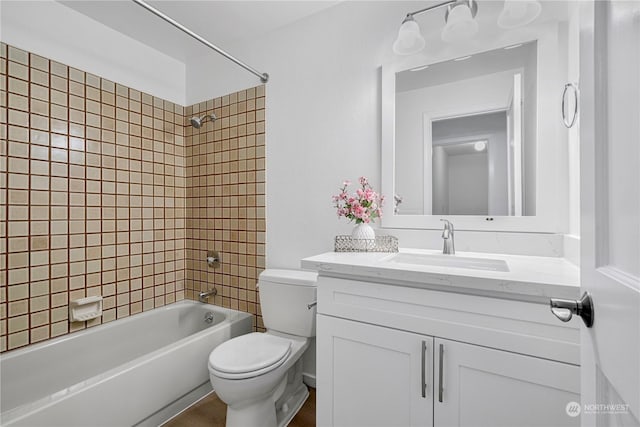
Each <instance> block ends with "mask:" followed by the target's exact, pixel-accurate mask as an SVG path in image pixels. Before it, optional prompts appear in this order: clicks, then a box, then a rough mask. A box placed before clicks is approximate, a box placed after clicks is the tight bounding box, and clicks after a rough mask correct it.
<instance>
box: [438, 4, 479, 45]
mask: <svg viewBox="0 0 640 427" xmlns="http://www.w3.org/2000/svg"><path fill="white" fill-rule="evenodd" d="M446 19H447V24H446V25H445V26H444V28H443V29H442V40H444V41H445V42H447V43H456V42H460V41H464V40H468V39H470V38H471V37H473V36H474V35H476V33H477V32H478V22H477V21H476V20H475V19H473V14H472V13H471V8H469V6H468V5H467V4H465V3H459V4H456V5H454V7H453V8H452V9H451V10H450V11H449V14H448V15H447V18H446Z"/></svg>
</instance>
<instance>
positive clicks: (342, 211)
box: [332, 176, 384, 224]
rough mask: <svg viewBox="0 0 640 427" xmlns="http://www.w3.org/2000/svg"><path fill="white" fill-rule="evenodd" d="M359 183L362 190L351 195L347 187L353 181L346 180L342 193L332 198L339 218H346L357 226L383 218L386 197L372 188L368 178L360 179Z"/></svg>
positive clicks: (341, 189)
mask: <svg viewBox="0 0 640 427" xmlns="http://www.w3.org/2000/svg"><path fill="white" fill-rule="evenodd" d="M358 183H359V184H360V188H358V189H356V191H355V193H352V194H349V193H348V192H347V187H348V186H349V185H351V181H348V180H345V181H343V183H342V185H343V186H342V188H340V192H339V193H338V194H337V195H335V196H332V200H333V202H334V206H335V208H336V214H337V215H338V217H341V216H344V217H345V218H347V219H349V220H350V221H355V222H356V223H357V224H360V223H369V222H373V221H374V220H375V219H376V218H380V217H381V216H382V205H383V203H384V196H381V195H380V194H378V193H376V192H375V191H374V190H373V188H371V185H370V184H369V180H368V179H367V178H366V177H364V176H361V177H360V178H358Z"/></svg>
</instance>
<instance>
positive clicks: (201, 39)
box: [133, 0, 269, 83]
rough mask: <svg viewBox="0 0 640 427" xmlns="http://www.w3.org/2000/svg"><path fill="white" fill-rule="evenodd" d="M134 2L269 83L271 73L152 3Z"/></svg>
mask: <svg viewBox="0 0 640 427" xmlns="http://www.w3.org/2000/svg"><path fill="white" fill-rule="evenodd" d="M133 2H135V3H137V4H138V5H140V6H142V7H144V8H145V9H147V10H148V11H149V12H151V13H153V14H154V15H156V16H157V17H159V18H162V19H163V20H165V21H167V22H168V23H169V24H171V25H173V26H174V27H176V28H177V29H179V30H180V31H182V32H184V33H185V34H188V35H190V36H191V37H193V38H194V39H196V40H198V41H199V42H200V43H202V44H204V45H205V46H207V47H209V48H211V49H213V50H215V51H216V52H218V53H219V54H220V55H222V56H224V57H225V58H227V59H229V60H231V61H233V62H235V63H236V64H238V65H239V66H241V67H242V68H244V69H245V70H247V71H249V72H250V73H252V74H255V75H256V76H258V77H259V78H260V81H261V82H262V83H267V82H268V81H269V74H267V73H261V72H259V71H258V70H256V69H255V68H253V67H250V66H248V65H247V64H245V63H244V62H242V61H240V60H239V59H237V58H235V57H233V56H231V55H230V54H228V53H227V52H225V51H224V50H222V49H220V48H219V47H218V46H216V45H214V44H213V43H211V42H210V41H208V40H207V39H205V38H204V37H202V36H199V35H198V34H196V33H194V32H193V31H191V30H190V29H188V28H187V27H185V26H184V25H182V24H180V23H179V22H177V21H175V20H174V19H172V18H171V17H169V16H167V15H165V14H164V13H162V12H160V11H159V10H158V9H156V8H155V7H153V6H151V5H150V4H148V3H146V2H145V1H144V0H133Z"/></svg>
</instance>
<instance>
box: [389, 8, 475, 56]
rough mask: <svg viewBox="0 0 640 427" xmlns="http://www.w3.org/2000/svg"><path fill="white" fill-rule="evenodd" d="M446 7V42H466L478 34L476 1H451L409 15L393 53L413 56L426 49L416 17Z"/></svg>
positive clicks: (443, 36) (444, 30)
mask: <svg viewBox="0 0 640 427" xmlns="http://www.w3.org/2000/svg"><path fill="white" fill-rule="evenodd" d="M444 6H446V7H447V11H446V13H445V17H444V20H445V27H444V29H443V30H442V39H443V40H444V41H446V42H457V41H460V40H465V39H467V38H469V37H471V36H473V35H474V34H475V33H477V32H478V23H477V22H476V21H475V20H474V18H475V16H476V14H477V13H478V4H477V2H476V0H450V1H446V2H444V3H439V4H436V5H434V6H430V7H427V8H424V9H420V10H416V11H415V12H411V13H407V16H405V18H404V20H403V21H402V25H401V26H400V30H399V31H398V38H396V41H395V42H394V43H393V51H394V52H395V53H397V54H398V55H413V54H414V53H418V52H420V51H421V50H422V49H424V46H425V44H426V43H425V40H424V37H423V36H422V34H421V33H420V26H419V25H418V23H417V22H416V21H415V19H414V16H415V15H420V14H422V13H425V12H428V11H430V10H433V9H438V8H440V7H444Z"/></svg>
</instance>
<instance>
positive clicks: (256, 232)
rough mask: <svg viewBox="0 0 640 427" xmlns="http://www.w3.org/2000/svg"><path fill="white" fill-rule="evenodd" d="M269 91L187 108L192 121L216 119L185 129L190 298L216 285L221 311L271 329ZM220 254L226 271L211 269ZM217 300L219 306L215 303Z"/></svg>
mask: <svg viewBox="0 0 640 427" xmlns="http://www.w3.org/2000/svg"><path fill="white" fill-rule="evenodd" d="M264 95H265V87H264V86H258V87H255V88H251V89H247V90H243V91H240V92H236V93H233V94H230V95H227V96H224V97H221V98H216V99H212V100H209V101H207V102H202V103H200V104H196V105H193V106H190V107H187V108H186V109H185V117H186V118H187V120H188V118H189V117H191V116H202V115H204V114H211V113H214V114H215V115H216V116H217V117H218V119H217V120H216V121H214V122H213V123H207V124H205V125H203V126H202V127H201V128H200V129H195V128H193V127H191V126H187V127H185V139H186V145H187V147H186V156H187V159H186V164H187V181H186V182H187V185H186V194H187V200H186V206H187V230H186V236H187V242H186V245H187V250H186V269H187V271H186V281H185V294H186V297H187V298H193V299H197V297H198V295H197V294H198V293H199V292H200V291H205V290H208V289H210V288H211V287H212V286H213V285H215V286H216V289H217V290H218V294H217V295H216V296H215V297H214V298H213V301H214V302H215V304H217V305H222V306H224V307H228V308H233V309H237V310H241V311H246V312H249V313H252V314H254V315H255V316H254V321H255V327H256V328H257V329H258V330H262V329H263V327H264V325H263V323H262V317H261V313H260V307H259V300H258V295H257V292H256V282H257V278H258V275H259V274H260V272H261V271H262V270H263V269H264V267H265V256H264V254H265V227H266V225H265V122H264V120H265V109H264V108H265V98H264ZM208 250H212V251H219V252H220V255H221V260H222V263H221V265H220V267H219V268H217V269H213V268H210V267H208V266H207V263H206V262H205V257H206V254H207V251H208ZM210 301H211V300H210Z"/></svg>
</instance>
